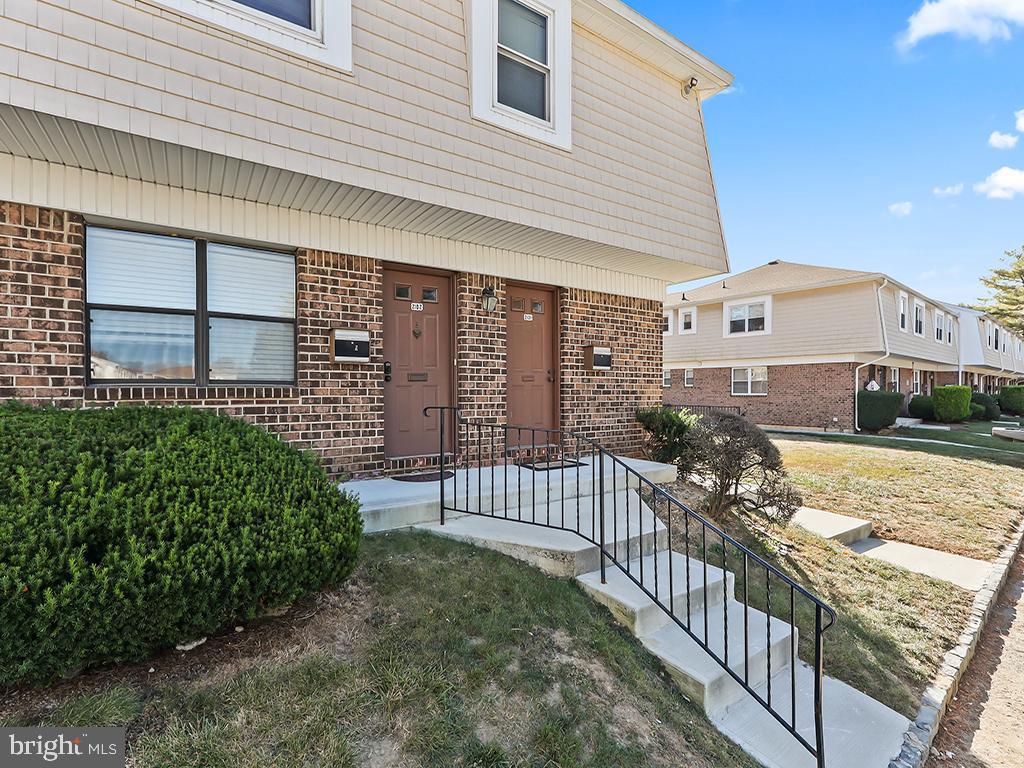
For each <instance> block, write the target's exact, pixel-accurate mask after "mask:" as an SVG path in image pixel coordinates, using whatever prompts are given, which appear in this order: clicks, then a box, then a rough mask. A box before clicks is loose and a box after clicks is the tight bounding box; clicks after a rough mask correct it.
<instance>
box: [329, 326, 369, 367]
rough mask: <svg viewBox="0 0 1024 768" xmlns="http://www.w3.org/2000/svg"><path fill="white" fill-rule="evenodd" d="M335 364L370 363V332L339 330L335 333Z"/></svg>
mask: <svg viewBox="0 0 1024 768" xmlns="http://www.w3.org/2000/svg"><path fill="white" fill-rule="evenodd" d="M334 362H336V363H368V362H370V332H369V331H356V330H352V329H349V328H339V329H336V330H335V331H334Z"/></svg>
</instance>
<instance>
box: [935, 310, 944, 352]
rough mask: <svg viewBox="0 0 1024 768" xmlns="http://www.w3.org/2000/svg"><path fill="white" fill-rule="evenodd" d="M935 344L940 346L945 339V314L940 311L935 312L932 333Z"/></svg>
mask: <svg viewBox="0 0 1024 768" xmlns="http://www.w3.org/2000/svg"><path fill="white" fill-rule="evenodd" d="M932 334H933V335H934V336H935V342H936V343H937V344H941V343H942V342H943V341H945V337H946V313H945V312H943V311H942V310H941V309H936V310H935V329H934V330H933V331H932Z"/></svg>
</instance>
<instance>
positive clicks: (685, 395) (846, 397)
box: [662, 363, 856, 430]
mask: <svg viewBox="0 0 1024 768" xmlns="http://www.w3.org/2000/svg"><path fill="white" fill-rule="evenodd" d="M855 367H856V366H855V365H854V364H853V363H820V364H809V365H772V366H768V394H767V396H749V395H733V394H732V369H731V368H696V369H694V371H693V386H692V387H685V386H683V370H682V369H676V370H673V371H672V386H671V387H663V388H662V397H663V400H664V402H665V403H667V404H669V405H716V406H726V405H727V406H738V407H740V408H742V409H743V412H744V414H745V415H746V416H747V418H748V419H750V420H751V421H753V422H754V423H756V424H770V425H775V426H787V427H808V428H818V429H820V428H823V427H826V426H827V427H828V428H829V429H843V430H849V429H852V428H853V373H854V368H855ZM833 419H836V420H835V421H834V420H833Z"/></svg>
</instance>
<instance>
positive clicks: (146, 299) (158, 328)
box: [86, 227, 295, 386]
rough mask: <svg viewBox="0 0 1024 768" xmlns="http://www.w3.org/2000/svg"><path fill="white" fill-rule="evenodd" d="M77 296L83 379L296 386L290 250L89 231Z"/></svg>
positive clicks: (119, 232)
mask: <svg viewBox="0 0 1024 768" xmlns="http://www.w3.org/2000/svg"><path fill="white" fill-rule="evenodd" d="M200 277H202V278H204V279H199V278H200ZM204 286H205V294H204V293H202V292H201V291H202V289H203V287H204ZM86 291H87V297H86V299H87V312H88V318H89V337H88V338H89V372H90V376H89V379H90V382H93V383H109V382H139V381H164V382H181V383H190V384H197V385H200V386H203V385H207V384H210V383H214V382H217V383H220V382H228V383H231V382H238V383H242V382H246V383H255V382H259V383H267V384H270V383H273V384H291V383H293V382H294V380H295V257H294V256H293V255H292V254H285V253H276V252H272V251H262V250H256V249H252V248H240V247H237V246H230V245H221V244H218V243H210V242H207V241H204V240H191V239H186V238H179V237H166V236H163V235H151V234H144V233H140V232H127V231H122V230H114V229H105V228H100V227H90V228H89V229H88V230H87V234H86Z"/></svg>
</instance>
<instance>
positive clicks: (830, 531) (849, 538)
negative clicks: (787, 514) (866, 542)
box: [790, 507, 871, 544]
mask: <svg viewBox="0 0 1024 768" xmlns="http://www.w3.org/2000/svg"><path fill="white" fill-rule="evenodd" d="M790 522H791V523H792V524H793V525H799V526H800V527H801V528H803V529H804V530H807V531H810V532H811V533H814V534H817V535H818V536H821V537H822V538H823V539H832V540H833V541H838V542H839V543H840V544H853V543H854V542H857V541H860V540H861V539H866V538H867V537H868V536H870V535H871V521H870V520H861V519H859V518H856V517H849V516H848V515H837V514H836V513H835V512H826V511H824V510H822V509H814V508H812V507H800V509H798V510H797V511H796V514H795V515H793V519H792V520H791V521H790Z"/></svg>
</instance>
